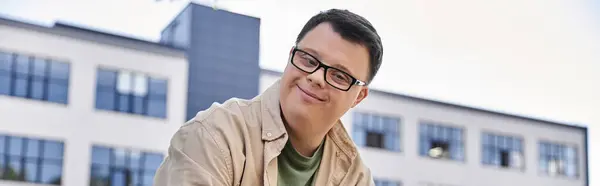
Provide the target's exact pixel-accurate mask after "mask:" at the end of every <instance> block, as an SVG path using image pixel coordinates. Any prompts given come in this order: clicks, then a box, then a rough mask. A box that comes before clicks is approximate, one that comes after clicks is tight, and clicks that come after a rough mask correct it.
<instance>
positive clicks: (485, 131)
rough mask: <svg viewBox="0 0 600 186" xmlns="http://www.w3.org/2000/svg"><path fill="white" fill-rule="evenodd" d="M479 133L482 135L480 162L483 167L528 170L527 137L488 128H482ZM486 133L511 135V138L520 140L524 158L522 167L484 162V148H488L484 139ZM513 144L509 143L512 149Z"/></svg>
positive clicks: (501, 135) (503, 135)
mask: <svg viewBox="0 0 600 186" xmlns="http://www.w3.org/2000/svg"><path fill="white" fill-rule="evenodd" d="M479 134H480V135H479V137H480V151H479V155H480V156H479V157H480V160H481V161H480V162H479V164H480V165H481V166H483V167H490V168H497V169H502V170H513V171H519V172H522V173H525V172H526V170H527V155H526V154H527V142H526V141H525V137H524V136H523V135H519V134H515V133H508V132H498V131H494V130H488V129H482V130H481V132H480V133H479ZM485 134H488V135H493V136H495V137H498V136H500V137H504V138H506V137H511V138H513V140H516V139H518V140H520V142H521V151H520V153H521V158H522V159H521V161H522V162H521V167H520V168H515V167H512V166H508V167H503V166H501V165H495V164H491V163H490V164H486V163H485V162H484V150H485V148H486V146H485V145H486V144H485V143H484V140H483V138H484V135H485ZM488 145H489V144H488ZM494 145H496V144H494ZM513 145H514V143H513V144H511V145H509V147H507V148H508V149H511V147H512V146H513ZM496 148H497V149H501V148H500V147H496Z"/></svg>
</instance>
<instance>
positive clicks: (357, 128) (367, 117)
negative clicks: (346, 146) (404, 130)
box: [352, 112, 400, 151]
mask: <svg viewBox="0 0 600 186" xmlns="http://www.w3.org/2000/svg"><path fill="white" fill-rule="evenodd" d="M353 122H354V127H352V128H353V138H354V141H355V143H356V144H357V145H359V146H366V147H373V148H381V149H387V150H392V151H400V119H398V118H392V117H386V116H380V115H375V114H368V113H359V112H355V113H354V118H353Z"/></svg>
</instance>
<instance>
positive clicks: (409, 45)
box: [0, 0, 600, 186]
mask: <svg viewBox="0 0 600 186" xmlns="http://www.w3.org/2000/svg"><path fill="white" fill-rule="evenodd" d="M187 2H188V1H187V0H53V1H48V0H0V4H1V6H0V15H2V16H6V17H11V18H15V19H19V20H22V21H28V22H34V23H38V24H46V25H51V24H52V23H53V22H54V21H56V20H61V21H64V22H67V23H72V24H76V25H81V26H85V27H90V28H93V29H97V30H100V31H105V32H110V33H116V34H120V35H125V36H129V37H135V38H139V39H145V40H150V41H158V39H159V37H160V31H161V30H162V28H164V27H165V26H166V25H167V24H168V23H169V22H170V20H171V19H172V18H173V17H175V16H176V15H177V13H178V12H179V11H180V10H181V9H182V8H183V7H184V6H185V5H186V4H187ZM197 2H200V3H212V4H213V5H214V6H215V7H216V8H220V9H225V10H229V11H233V12H237V13H242V14H246V15H250V16H254V17H259V18H260V19H261V39H260V42H261V46H260V47H261V48H260V53H261V55H260V65H261V67H263V68H266V69H272V70H277V71H281V70H283V68H284V66H285V64H286V63H285V60H286V59H287V52H288V50H289V48H290V47H291V46H292V45H293V42H294V40H295V37H296V35H297V33H298V32H299V31H300V29H301V27H302V26H303V24H304V23H305V22H306V21H307V20H308V19H309V18H310V16H312V15H314V14H316V13H318V12H319V11H321V10H325V9H329V8H342V9H349V10H351V11H353V12H356V13H358V14H360V15H363V16H364V17H366V18H367V19H369V20H370V21H371V22H372V23H373V25H374V26H375V27H376V28H377V30H378V32H379V34H380V35H381V37H382V41H383V45H384V56H383V59H384V62H383V65H382V67H381V70H380V72H379V73H378V75H377V77H375V80H374V82H373V84H372V86H373V87H374V88H376V89H380V90H385V91H390V92H397V93H402V94H407V95H412V96H417V97H423V98H427V99H434V100H440V101H444V102H450V103H455V104H461V105H467V106H471V107H477V108H484V109H489V110H496V111H501V112H506V113H511V114H518V115H525V116H530V117H536V118H541V119H548V120H553V121H559V122H565V123H570V124H573V125H581V126H587V127H588V128H589V131H590V133H589V137H590V138H589V141H590V144H591V145H590V147H589V151H590V155H589V157H590V162H589V164H590V174H591V176H590V177H592V178H593V177H600V160H597V159H598V158H593V157H600V148H598V147H597V145H596V144H597V143H596V141H598V140H600V137H596V136H599V135H600V108H598V105H600V34H598V33H600V11H599V10H600V9H599V7H600V3H599V2H596V1H592V0H569V1H564V0H528V1H523V0H503V1H480V0H454V1H447V0H429V1H422V0H403V1H387V0H303V1H292V0H218V1H216V0H197ZM215 2H216V3H215ZM49 7H50V8H49ZM591 181H592V184H591V185H593V186H600V180H598V181H596V180H594V179H591Z"/></svg>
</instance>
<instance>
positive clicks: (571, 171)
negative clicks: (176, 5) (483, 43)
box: [0, 3, 588, 186]
mask: <svg viewBox="0 0 600 186" xmlns="http://www.w3.org/2000/svg"><path fill="white" fill-rule="evenodd" d="M237 30H243V32H239V31H237ZM259 30H260V20H259V19H257V18H253V17H248V16H243V15H239V14H235V13H231V12H226V11H221V10H214V9H212V8H209V7H205V6H202V5H198V4H193V3H192V4H190V5H189V6H187V7H186V8H185V9H184V10H183V11H182V12H181V13H180V14H179V15H178V16H177V17H176V18H175V19H174V21H173V22H172V23H171V24H169V26H167V28H165V30H163V32H162V39H161V41H160V43H153V42H147V41H141V40H136V39H131V38H126V37H122V36H118V35H111V34H107V33H102V32H97V31H94V30H88V29H84V28H80V27H75V26H70V25H66V24H60V23H57V24H55V25H54V26H52V27H44V26H38V25H32V24H27V23H23V22H18V21H12V20H8V19H0V186H5V185H6V186H8V185H11V186H13V185H16V186H35V185H64V186H82V185H90V186H121V185H130V184H131V185H136V186H138V185H144V186H146V185H150V184H151V182H152V181H151V180H152V177H153V174H154V171H155V170H156V168H157V167H158V164H159V163H160V162H161V161H162V159H163V158H164V157H165V156H166V154H167V147H168V145H169V142H170V141H169V140H170V139H171V137H172V135H173V134H174V133H175V131H177V129H178V128H179V127H180V126H181V125H182V124H183V123H185V121H186V120H188V119H190V118H191V117H193V116H194V115H195V114H196V113H197V112H198V111H200V110H203V109H205V108H207V107H209V106H210V105H211V104H212V103H214V102H223V101H224V100H226V99H229V98H231V97H239V98H251V97H254V96H256V95H257V94H259V93H260V92H262V91H264V90H265V89H266V88H267V87H268V86H270V85H271V84H273V83H274V82H275V81H276V80H277V79H278V78H279V77H280V75H281V73H280V72H275V71H270V70H261V69H260V67H259V63H258V58H259V51H258V49H259V35H260V33H259ZM233 79H235V80H236V81H231V80H233ZM342 121H343V123H344V125H345V127H346V129H347V131H348V132H349V133H350V135H351V136H352V138H353V140H354V141H355V143H356V145H357V146H358V148H359V150H360V152H361V156H362V158H363V159H364V161H365V162H366V164H367V165H368V166H369V167H370V168H371V170H372V173H373V176H374V178H375V182H376V184H377V185H378V186H380V185H383V186H392V185H403V186H482V185H485V186H506V185H523V186H530V185H536V186H582V185H588V169H587V164H588V163H587V162H588V161H587V160H588V159H587V158H588V157H587V129H586V128H584V127H577V126H570V125H566V124H561V123H555V122H550V121H543V120H538V119H532V118H527V117H522V116H515V115H509V114H504V113H499V112H493V111H487V110H483V109H477V108H471V107H465V106H460V105H453V104H448V103H443V102H437V101H432V100H427V99H421V98H416V97H410V96H405V95H399V94H393V93H387V92H383V91H378V90H371V93H370V94H369V97H368V98H367V99H365V100H364V101H363V102H362V103H361V104H359V105H358V106H357V107H356V108H354V109H352V110H350V111H349V112H348V113H346V115H345V116H344V117H343V118H342Z"/></svg>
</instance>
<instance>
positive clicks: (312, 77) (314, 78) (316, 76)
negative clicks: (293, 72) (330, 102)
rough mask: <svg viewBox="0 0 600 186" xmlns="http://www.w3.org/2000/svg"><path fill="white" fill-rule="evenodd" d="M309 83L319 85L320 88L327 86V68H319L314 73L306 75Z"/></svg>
mask: <svg viewBox="0 0 600 186" xmlns="http://www.w3.org/2000/svg"><path fill="white" fill-rule="evenodd" d="M306 79H308V83H309V84H310V85H311V86H318V87H319V88H324V87H325V68H319V69H317V71H315V72H313V73H312V74H308V76H307V77H306Z"/></svg>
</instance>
